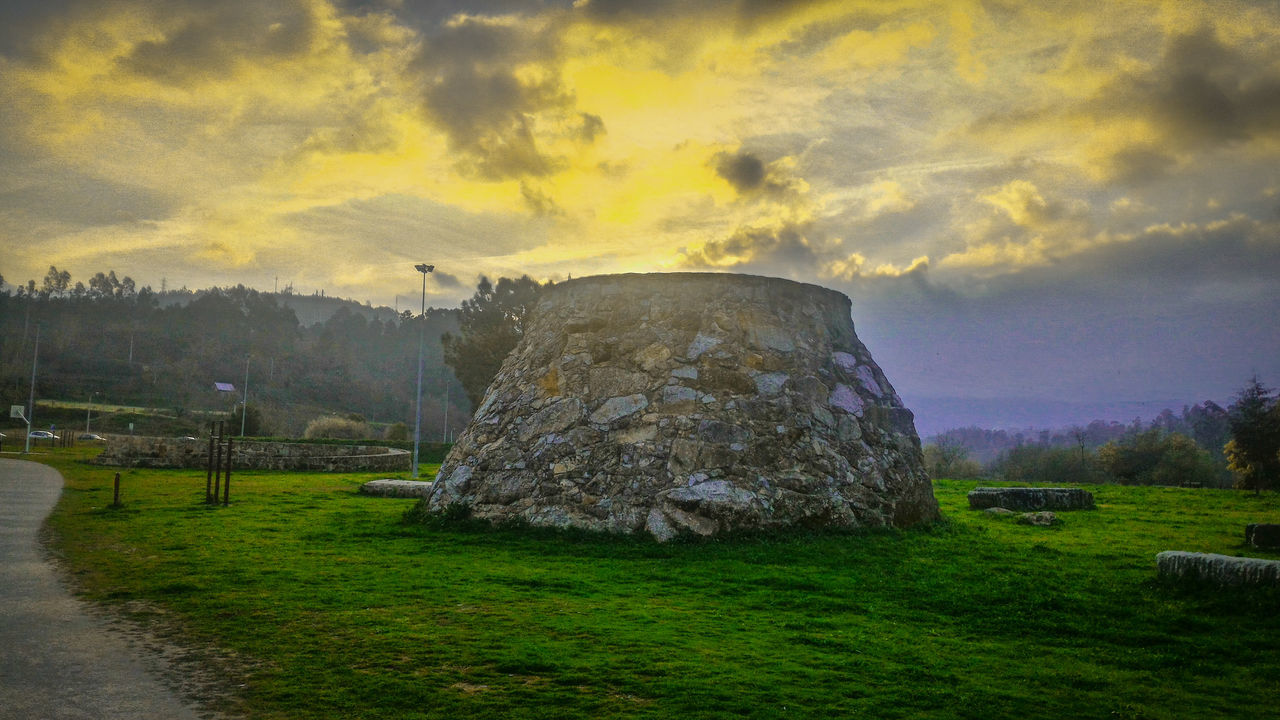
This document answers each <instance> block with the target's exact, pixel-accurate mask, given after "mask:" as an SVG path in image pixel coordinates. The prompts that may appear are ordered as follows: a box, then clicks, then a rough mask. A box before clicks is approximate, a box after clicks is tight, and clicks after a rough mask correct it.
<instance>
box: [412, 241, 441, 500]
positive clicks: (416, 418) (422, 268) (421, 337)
mask: <svg viewBox="0 0 1280 720" xmlns="http://www.w3.org/2000/svg"><path fill="white" fill-rule="evenodd" d="M413 269H414V270H417V271H418V272H420V273H422V314H421V315H419V317H418V319H419V321H420V322H421V325H420V326H419V330H418V406H417V409H416V410H415V411H414V413H413V479H414V480H417V479H418V439H419V437H420V435H421V431H422V346H423V345H424V344H425V342H426V335H427V322H426V316H427V273H429V272H431V271H432V270H435V269H436V266H435V265H428V264H426V263H418V264H417V265H414V266H413Z"/></svg>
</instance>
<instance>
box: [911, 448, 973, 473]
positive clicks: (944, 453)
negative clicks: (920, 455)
mask: <svg viewBox="0 0 1280 720" xmlns="http://www.w3.org/2000/svg"><path fill="white" fill-rule="evenodd" d="M924 467H925V470H926V471H927V472H928V473H929V476H930V477H935V478H976V477H981V476H982V463H979V462H978V461H976V460H971V459H969V451H968V450H967V449H965V447H964V446H962V445H957V444H954V443H945V442H943V443H936V444H934V443H931V444H929V445H925V446H924Z"/></svg>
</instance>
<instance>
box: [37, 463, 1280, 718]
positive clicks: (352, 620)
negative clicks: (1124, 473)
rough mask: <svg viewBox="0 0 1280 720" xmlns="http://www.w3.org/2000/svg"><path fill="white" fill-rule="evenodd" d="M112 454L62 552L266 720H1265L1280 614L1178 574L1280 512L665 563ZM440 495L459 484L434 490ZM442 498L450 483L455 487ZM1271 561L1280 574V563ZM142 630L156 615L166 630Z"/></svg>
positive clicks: (967, 521)
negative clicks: (112, 463) (122, 466)
mask: <svg viewBox="0 0 1280 720" xmlns="http://www.w3.org/2000/svg"><path fill="white" fill-rule="evenodd" d="M86 452H88V451H87V450H86V449H83V448H81V449H73V450H69V451H61V452H60V453H58V454H51V455H45V456H42V457H43V459H44V460H45V461H47V462H50V464H53V465H55V466H56V467H58V468H59V469H60V470H61V471H62V472H63V474H64V475H65V476H66V477H67V483H68V484H67V489H66V490H65V492H64V493H63V497H62V501H61V502H60V504H59V505H58V507H57V509H56V510H55V512H54V514H53V516H52V517H51V519H50V527H51V529H52V530H53V532H54V535H53V537H54V540H53V546H54V548H55V549H56V551H57V552H58V553H59V554H60V555H61V556H62V557H63V559H64V561H65V563H66V565H67V566H68V568H69V569H70V570H71V572H72V573H73V576H74V578H75V580H76V582H77V583H78V584H79V587H80V588H81V590H82V591H83V593H84V594H85V595H86V596H87V597H89V598H92V599H94V600H99V601H102V602H105V603H107V604H115V605H117V606H118V607H121V608H128V609H131V610H135V611H136V610H137V609H138V608H149V609H150V610H149V611H148V612H155V613H157V614H161V615H163V616H164V617H165V618H167V622H169V623H172V624H175V625H176V626H177V627H179V628H180V629H181V634H182V637H183V638H185V640H187V641H189V642H191V643H194V644H196V645H204V644H209V643H213V644H216V645H217V646H218V647H219V648H223V649H225V650H226V651H228V652H229V653H233V657H236V658H240V661H238V662H243V663H244V664H243V666H242V667H240V668H239V672H240V673H241V676H242V680H241V681H242V682H244V683H245V687H244V688H242V689H240V690H239V691H238V701H237V702H236V703H235V707H236V709H238V710H239V711H241V712H244V713H245V714H247V715H248V716H250V717H253V718H338V717H342V718H508V717H509V718H543V717H546V718H552V717H554V718H561V717H565V718H739V717H754V718H802V717H804V718H807V717H823V718H836V717H839V718H845V717H867V718H899V717H900V718H999V717H1017V718H1077V717H1080V718H1083V717H1088V718H1104V717H1105V718H1112V717H1118V718H1215V717H1220V718H1237V717H1238V718H1261V717H1274V713H1275V711H1276V708H1277V707H1280V594H1277V593H1276V592H1275V591H1258V590H1255V591H1249V592H1240V591H1234V592H1218V591H1213V590H1207V589H1194V588H1187V587H1175V586H1168V585H1165V584H1162V583H1160V582H1158V581H1157V580H1156V577H1155V563H1154V556H1155V554H1156V553H1157V552H1159V551H1161V550H1167V549H1181V550H1195V551H1212V552H1222V553H1228V554H1251V555H1256V556H1260V557H1268V555H1267V554H1265V553H1258V552H1246V549H1245V548H1244V547H1243V545H1242V537H1243V528H1244V525H1245V524H1246V523H1247V522H1258V521H1270V522H1280V497H1278V496H1277V495H1276V494H1264V495H1262V496H1261V497H1255V496H1254V495H1252V494H1245V493H1239V492H1233V491H1220V490H1186V489H1171V488H1137V487H1115V486H1099V487H1094V488H1091V489H1092V490H1093V491H1094V493H1095V495H1096V497H1097V499H1098V502H1099V508H1098V509H1097V510H1096V511H1081V512H1073V513H1064V514H1063V517H1064V522H1063V523H1062V525H1060V526H1059V527H1055V528H1049V529H1044V528H1033V527H1029V526H1023V525H1018V524H1016V523H1015V522H1013V521H1012V520H1009V519H1005V518H998V517H993V516H989V515H987V514H985V513H979V512H972V511H969V510H967V509H966V502H965V493H966V492H967V491H968V490H970V489H971V488H972V487H973V486H974V485H975V484H976V483H972V482H955V481H947V480H941V481H938V482H937V483H936V492H937V495H938V498H939V500H940V502H941V503H942V506H943V512H944V513H945V515H946V517H947V518H948V521H947V522H945V523H942V524H939V525H936V526H933V527H931V528H926V529H918V530H911V531H906V532H896V531H889V532H885V531H881V532H866V533H855V534H842V533H826V534H822V533H818V534H794V535H786V536H772V537H742V538H736V539H731V540H724V541H719V542H685V543H672V544H666V545H660V544H657V543H653V542H649V541H636V540H630V539H626V538H610V537H596V536H586V535H573V534H558V533H553V532H545V531H528V530H525V531H520V530H514V529H511V530H501V531H495V530H480V529H477V528H474V527H471V526H468V525H466V524H465V523H462V524H452V525H450V524H443V525H439V526H426V525H422V524H406V523H404V522H402V516H403V514H404V513H405V511H406V510H408V509H409V508H411V507H412V506H413V504H414V503H413V501H412V500H396V499H386V498H368V497H363V496H360V495H357V494H356V492H355V491H356V488H357V487H359V485H360V483H361V482H363V481H365V480H368V479H372V477H373V476H358V475H296V474H281V473H251V472H246V473H238V474H236V475H235V476H234V479H233V483H234V484H233V486H232V500H233V502H232V504H231V506H230V507H228V508H221V507H219V508H211V507H206V506H204V505H203V504H202V503H201V502H200V501H201V500H202V499H203V494H204V474H203V473H202V472H186V471H126V472H125V473H124V474H123V483H122V484H123V488H124V490H123V495H124V501H125V504H124V507H123V508H122V509H110V508H108V507H107V505H108V504H109V503H110V501H111V475H112V471H110V470H107V469H103V468H95V467H90V466H87V465H84V464H83V463H82V462H79V461H78V460H77V459H76V458H77V456H83V454H84V453H86ZM431 470H434V468H432V469H431ZM424 475H426V476H428V477H429V473H425V472H424ZM1270 557H1277V556H1276V555H1274V554H1273V555H1270ZM143 614H146V612H144V613H143Z"/></svg>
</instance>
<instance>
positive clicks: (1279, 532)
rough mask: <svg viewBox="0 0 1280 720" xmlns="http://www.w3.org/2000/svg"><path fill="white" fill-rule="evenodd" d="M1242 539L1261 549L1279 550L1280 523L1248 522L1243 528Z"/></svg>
mask: <svg viewBox="0 0 1280 720" xmlns="http://www.w3.org/2000/svg"><path fill="white" fill-rule="evenodd" d="M1244 541H1245V543H1246V544H1248V545H1252V546H1254V547H1256V548H1259V549H1262V550H1280V524H1276V523H1250V524H1248V525H1246V526H1245V528H1244Z"/></svg>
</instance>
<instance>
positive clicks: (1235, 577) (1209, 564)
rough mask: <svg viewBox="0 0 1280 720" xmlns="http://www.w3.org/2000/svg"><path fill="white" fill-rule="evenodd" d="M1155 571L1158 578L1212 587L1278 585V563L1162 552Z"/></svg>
mask: <svg viewBox="0 0 1280 720" xmlns="http://www.w3.org/2000/svg"><path fill="white" fill-rule="evenodd" d="M1156 569H1157V570H1158V571H1159V573H1160V576H1161V577H1166V578H1173V579H1177V580H1191V581H1195V582H1202V583H1208V584H1212V585H1280V560H1262V559H1260V558H1243V557H1233V556H1231V555H1217V554H1215V553H1197V552H1183V551H1180V550H1165V551H1164V552H1162V553H1160V554H1158V555H1156Z"/></svg>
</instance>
